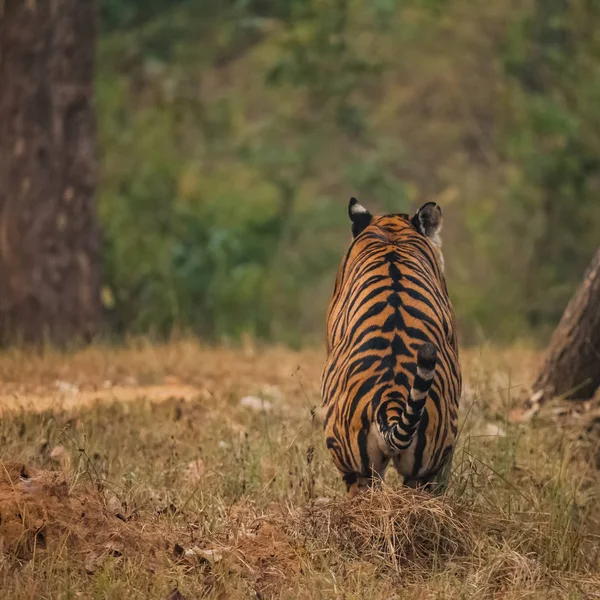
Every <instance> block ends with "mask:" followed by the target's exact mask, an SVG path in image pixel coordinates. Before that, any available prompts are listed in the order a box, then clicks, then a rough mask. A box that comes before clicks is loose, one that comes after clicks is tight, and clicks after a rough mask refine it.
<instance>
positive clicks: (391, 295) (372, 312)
mask: <svg viewBox="0 0 600 600" xmlns="http://www.w3.org/2000/svg"><path fill="white" fill-rule="evenodd" d="M348 213H349V216H350V220H351V223H352V235H353V241H352V243H351V245H350V248H349V249H348V251H347V252H346V255H345V257H344V259H343V261H342V264H341V266H340V268H339V271H338V274H337V278H336V281H335V286H334V291H333V296H332V299H331V302H330V305H329V310H328V313H327V361H326V364H325V368H324V370H323V377H322V386H321V392H322V398H323V411H324V428H325V436H326V443H327V447H328V449H329V451H330V453H331V455H332V457H333V461H334V463H335V465H336V467H337V468H338V469H339V471H340V472H341V474H342V478H343V480H344V482H345V483H346V486H347V490H348V492H349V493H350V494H351V495H352V496H353V495H355V494H356V493H357V492H358V491H359V490H362V489H364V488H365V487H367V486H370V485H372V484H374V483H379V482H380V481H381V480H382V479H383V476H384V472H385V469H386V467H387V465H388V463H389V461H390V459H392V460H393V463H394V466H395V468H396V470H397V471H398V473H399V475H401V476H402V477H403V481H404V485H408V486H410V487H420V486H424V485H427V486H429V487H430V488H433V489H437V490H438V491H439V490H440V489H443V488H444V487H445V485H446V484H447V480H448V475H449V471H450V467H451V464H452V453H453V447H454V441H455V438H456V431H457V412H458V402H459V397H460V394H461V371H460V364H459V357H458V344H457V337H456V325H455V318H454V311H453V309H452V305H451V303H450V300H449V298H448V291H447V288H446V281H445V278H444V260H443V257H442V252H441V238H440V231H441V228H442V211H441V209H440V207H439V206H438V205H437V204H435V203H434V202H428V203H427V204H425V205H423V206H422V207H421V208H420V209H419V210H418V211H417V212H416V214H415V215H414V216H413V217H410V216H409V215H407V214H388V215H384V216H373V215H371V213H369V211H368V210H367V209H366V208H364V207H363V206H362V205H361V204H359V203H358V201H357V200H356V199H355V198H352V199H351V200H350V203H349V206H348Z"/></svg>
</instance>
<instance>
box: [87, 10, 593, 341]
mask: <svg viewBox="0 0 600 600" xmlns="http://www.w3.org/2000/svg"><path fill="white" fill-rule="evenodd" d="M99 7H100V29H99V35H98V47H97V67H96V110H97V119H98V136H99V138H98V139H99V148H100V178H99V187H98V191H97V203H98V213H99V219H100V224H101V229H102V248H103V250H102V260H103V274H102V282H103V283H102V302H103V305H104V309H105V312H106V314H107V316H108V322H109V324H110V328H111V329H112V330H113V331H116V332H119V333H155V334H159V335H160V334H168V333H170V332H171V331H173V330H177V329H182V330H191V331H194V332H196V333H198V334H199V335H201V336H202V337H203V338H205V339H214V340H223V339H236V338H239V337H240V336H242V335H246V334H248V335H251V336H256V337H260V338H266V339H270V340H274V341H279V342H284V343H288V344H292V345H299V344H302V343H306V342H313V341H317V342H319V341H320V340H321V339H322V335H323V334H322V332H323V329H324V320H323V317H324V312H325V309H326V305H327V302H328V299H329V295H330V292H331V289H332V285H333V278H334V275H335V271H336V269H337V266H338V264H339V261H340V258H341V255H342V253H343V251H344V250H345V247H346V245H347V243H348V241H349V236H350V233H349V223H348V222H347V217H346V205H347V201H348V198H349V197H350V196H351V195H354V196H356V197H358V198H359V199H360V201H361V202H362V203H363V204H365V205H366V206H367V207H369V208H370V209H371V210H372V212H377V211H387V212H404V211H412V210H414V209H416V208H418V206H420V204H421V203H423V202H426V201H429V200H434V201H436V202H438V203H439V204H440V205H441V206H442V208H443V210H444V212H445V228H444V234H443V237H444V247H445V257H446V264H447V277H448V282H449V287H450V293H451V296H452V299H453V301H454V304H455V308H456V311H457V314H458V317H459V320H460V326H461V333H462V340H463V342H466V343H469V342H471V343H472V342H480V341H482V340H484V339H494V340H498V341H507V342H508V341H511V340H513V339H514V338H516V337H530V338H535V339H538V340H545V339H547V335H548V334H549V333H550V331H551V330H552V328H553V327H554V326H555V325H556V323H557V322H558V320H559V318H560V315H561V313H562V311H563V309H564V307H565V306H566V304H567V302H568V300H569V298H570V297H571V295H572V294H573V291H574V290H575V289H576V287H577V285H578V283H579V282H580V281H581V277H582V275H583V272H584V270H585V267H586V265H587V264H588V263H589V261H590V259H591V257H592V255H593V253H594V251H595V250H596V248H597V247H598V244H599V242H600V236H599V235H598V232H599V231H600V199H599V192H600V189H599V188H600V111H598V106H600V3H597V2H595V1H594V0H571V1H568V0H528V1H525V2H517V1H516V0H488V1H486V2H477V3H473V2H472V1H471V0H403V1H400V0H372V1H370V2H361V1H358V0H127V2H124V1H123V0H100V2H99Z"/></svg>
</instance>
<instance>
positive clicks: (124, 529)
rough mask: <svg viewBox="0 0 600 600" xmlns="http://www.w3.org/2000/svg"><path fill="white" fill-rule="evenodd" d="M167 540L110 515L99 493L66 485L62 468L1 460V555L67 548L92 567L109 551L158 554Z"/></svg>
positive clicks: (19, 556)
mask: <svg viewBox="0 0 600 600" xmlns="http://www.w3.org/2000/svg"><path fill="white" fill-rule="evenodd" d="M169 543H170V541H169V540H167V539H165V537H164V536H163V535H162V534H160V533H159V532H151V531H149V530H148V529H147V528H145V529H143V530H142V529H141V528H140V527H138V526H137V524H135V523H128V522H125V520H124V518H123V517H122V516H117V515H115V514H114V513H113V512H112V511H111V510H110V509H109V508H108V507H107V506H106V505H105V500H104V496H103V494H102V493H101V492H99V491H96V490H93V489H91V490H90V489H77V490H70V488H69V484H68V482H67V481H66V478H65V476H64V475H63V474H62V473H59V472H53V471H43V470H38V469H32V468H29V467H27V466H26V465H23V464H21V463H16V462H0V555H8V556H12V557H13V558H15V559H17V560H20V561H27V560H30V559H31V558H33V556H34V555H36V554H38V553H41V552H45V551H49V552H52V553H58V552H61V551H63V550H66V551H67V552H68V553H76V554H77V555H78V557H79V558H81V560H82V562H83V563H84V565H85V567H86V569H87V570H89V571H93V570H95V569H96V568H97V567H98V566H99V565H100V564H101V563H102V561H103V559H104V558H106V557H108V556H116V557H118V556H124V555H132V554H134V553H137V552H141V551H142V550H143V552H144V554H145V555H146V556H147V557H149V558H158V557H159V555H161V554H164V553H165V550H166V548H168V546H169Z"/></svg>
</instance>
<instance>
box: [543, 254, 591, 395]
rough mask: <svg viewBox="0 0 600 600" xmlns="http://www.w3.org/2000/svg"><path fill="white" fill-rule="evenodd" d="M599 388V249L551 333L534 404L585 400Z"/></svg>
mask: <svg viewBox="0 0 600 600" xmlns="http://www.w3.org/2000/svg"><path fill="white" fill-rule="evenodd" d="M598 387H600V248H599V249H598V250H597V252H596V254H595V256H594V258H593V259H592V263H591V264H590V266H589V267H588V270H587V271H586V273H585V276H584V278H583V282H582V283H581V285H580V287H579V289H578V290H577V292H576V293H575V295H574V296H573V298H572V299H571V301H570V302H569V304H568V306H567V308H566V310H565V312H564V314H563V316H562V319H561V321H560V323H559V325H558V327H557V328H556V330H555V331H554V334H553V336H552V339H551V341H550V346H549V348H548V352H547V355H546V360H545V362H544V365H543V367H542V370H541V372H540V373H539V375H538V378H537V380H536V382H535V383H534V385H533V391H534V396H533V398H534V401H535V402H536V403H539V402H540V401H542V400H543V399H545V398H550V397H553V396H558V395H565V396H566V397H568V398H578V399H582V400H585V399H588V398H591V397H592V396H593V395H594V392H595V391H596V389H597V388H598Z"/></svg>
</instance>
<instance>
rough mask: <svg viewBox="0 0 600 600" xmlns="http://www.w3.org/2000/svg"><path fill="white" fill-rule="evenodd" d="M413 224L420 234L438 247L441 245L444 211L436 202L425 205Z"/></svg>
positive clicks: (413, 220)
mask: <svg viewBox="0 0 600 600" xmlns="http://www.w3.org/2000/svg"><path fill="white" fill-rule="evenodd" d="M411 222H412V224H413V226H414V228H415V229H416V230H417V231H418V232H419V233H422V234H423V235H424V236H425V237H427V238H429V239H430V241H432V242H433V243H434V244H435V245H436V246H440V245H441V243H442V241H441V238H440V232H441V231H442V209H441V208H440V207H439V206H438V205H437V204H436V203H435V202H427V204H423V206H421V208H420V209H419V210H418V211H417V212H416V214H415V216H414V217H413V218H412V219H411Z"/></svg>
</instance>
